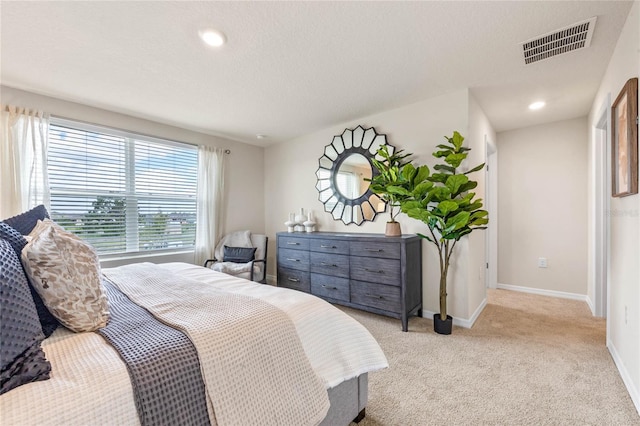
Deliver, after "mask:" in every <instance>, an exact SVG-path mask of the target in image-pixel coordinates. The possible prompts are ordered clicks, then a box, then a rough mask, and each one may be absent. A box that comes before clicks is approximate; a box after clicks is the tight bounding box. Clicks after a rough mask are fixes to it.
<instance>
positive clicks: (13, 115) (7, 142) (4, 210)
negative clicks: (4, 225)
mask: <svg viewBox="0 0 640 426" xmlns="http://www.w3.org/2000/svg"><path fill="white" fill-rule="evenodd" d="M48 132H49V114H46V113H44V112H42V111H35V110H29V109H26V108H20V107H15V106H5V105H2V135H1V139H0V154H1V156H0V200H2V202H1V203H0V218H6V217H10V216H13V215H15V214H18V213H21V212H23V211H26V210H28V209H30V208H32V207H34V206H36V205H38V204H44V205H45V206H46V207H47V209H49V207H50V196H49V178H48V175H47V142H48Z"/></svg>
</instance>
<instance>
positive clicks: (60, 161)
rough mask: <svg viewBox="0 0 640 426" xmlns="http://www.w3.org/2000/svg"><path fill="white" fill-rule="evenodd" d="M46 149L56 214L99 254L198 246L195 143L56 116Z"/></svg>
mask: <svg viewBox="0 0 640 426" xmlns="http://www.w3.org/2000/svg"><path fill="white" fill-rule="evenodd" d="M48 154H49V155H48V172H49V184H50V186H51V212H50V214H51V217H52V219H53V220H55V221H56V222H58V223H59V224H60V225H62V226H63V227H64V228H66V229H67V230H69V231H71V232H73V233H75V234H77V235H78V236H80V237H81V238H83V239H85V240H87V241H88V242H89V243H91V244H92V245H93V246H94V247H95V248H96V249H97V251H98V253H100V254H123V253H136V252H143V251H150V250H182V249H193V247H194V242H195V227H196V225H195V224H196V187H197V172H198V150H197V147H195V146H191V145H187V144H181V143H177V142H171V141H165V140H159V139H155V138H150V137H146V136H141V135H135V134H130V133H127V132H122V131H119V130H112V129H105V128H101V127H96V126H91V125H87V124H84V123H76V122H72V121H68V120H61V119H54V118H52V120H51V125H50V126H49V151H48Z"/></svg>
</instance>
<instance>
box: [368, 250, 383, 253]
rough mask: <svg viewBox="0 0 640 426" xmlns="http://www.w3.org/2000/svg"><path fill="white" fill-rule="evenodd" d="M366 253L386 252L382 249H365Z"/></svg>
mask: <svg viewBox="0 0 640 426" xmlns="http://www.w3.org/2000/svg"><path fill="white" fill-rule="evenodd" d="M364 251H372V252H374V253H382V252H383V251H384V250H382V249H364Z"/></svg>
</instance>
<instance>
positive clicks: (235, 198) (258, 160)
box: [0, 86, 265, 267]
mask: <svg viewBox="0 0 640 426" xmlns="http://www.w3.org/2000/svg"><path fill="white" fill-rule="evenodd" d="M132 96H135V94H132ZM0 100H1V101H2V103H3V104H10V105H17V106H21V107H27V108H34V109H40V110H43V111H45V112H48V113H50V114H51V115H53V116H59V117H64V118H69V119H73V120H79V121H84V122H88V123H92V124H98V125H102V126H108V127H113V128H117V129H122V130H128V131H131V132H136V133H141V134H144V135H149V136H155V137H158V138H165V139H170V140H175V141H179V142H186V143H191V144H194V145H201V144H204V145H211V146H217V147H221V148H228V149H230V150H231V154H229V155H228V156H227V157H226V159H225V161H226V164H225V185H226V188H225V192H226V197H225V198H226V200H227V204H226V214H225V220H224V222H223V223H224V231H225V232H229V231H234V230H238V229H251V230H252V231H254V232H256V233H263V232H264V229H265V227H264V217H265V216H264V193H263V186H262V179H263V177H264V148H261V147H257V146H253V145H248V144H244V143H241V142H237V141H232V140H228V139H224V138H219V137H216V136H210V135H205V134H203V133H197V132H193V131H190V130H185V129H181V128H178V127H174V126H168V125H165V124H162V123H157V122H153V121H148V120H143V119H139V118H135V117H131V116H128V115H124V114H118V113H115V112H111V111H107V110H104V109H99V108H94V107H90V106H87V105H82V104H78V103H73V102H67V101H63V100H60V99H55V98H51V97H47V96H41V95H37V94H34V93H30V92H26V91H23V90H18V89H13V88H10V87H5V86H0ZM3 202H4V201H3ZM145 260H147V261H151V262H162V261H168V262H173V261H186V262H193V253H191V252H190V253H186V254H183V255H172V256H156V257H148V258H145ZM122 263H126V261H123V262H120V261H112V262H103V266H106V267H110V266H117V265H119V264H122Z"/></svg>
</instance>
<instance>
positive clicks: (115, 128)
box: [3, 104, 231, 154]
mask: <svg viewBox="0 0 640 426" xmlns="http://www.w3.org/2000/svg"><path fill="white" fill-rule="evenodd" d="M10 107H16V108H21V109H28V108H25V107H17V106H14V105H9V104H5V105H4V108H3V109H4V110H5V111H7V112H11V111H10V109H9V108H10ZM50 117H52V118H57V119H60V120H67V121H75V122H77V123H82V124H88V125H90V126H96V127H104V128H111V129H113V130H118V131H120V132H127V133H136V134H138V135H140V136H146V137H149V138H154V139H165V138H163V137H159V136H154V135H149V134H146V133H141V132H134V131H132V130H125V129H121V128H117V127H111V126H105V125H103V124H96V123H92V122H89V121H84V120H78V119H76V118H69V117H64V116H62V115H57V114H50ZM183 130H187V129H183ZM188 131H191V130H188ZM173 142H179V143H183V144H187V145H192V146H198V144H195V143H191V142H183V141H173ZM224 153H225V154H231V150H230V149H228V148H227V149H225V150H224Z"/></svg>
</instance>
